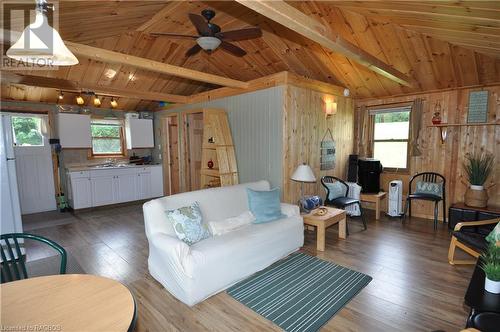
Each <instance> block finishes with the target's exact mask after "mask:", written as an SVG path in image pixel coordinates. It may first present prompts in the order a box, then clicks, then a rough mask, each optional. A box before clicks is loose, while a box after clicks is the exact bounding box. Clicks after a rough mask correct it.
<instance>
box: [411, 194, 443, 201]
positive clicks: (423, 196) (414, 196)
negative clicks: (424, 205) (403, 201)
mask: <svg viewBox="0 0 500 332" xmlns="http://www.w3.org/2000/svg"><path fill="white" fill-rule="evenodd" d="M408 198H409V199H423V200H427V201H440V200H441V196H437V195H433V194H425V193H414V194H411V195H408Z"/></svg>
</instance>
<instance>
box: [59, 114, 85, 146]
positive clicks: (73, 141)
mask: <svg viewBox="0 0 500 332" xmlns="http://www.w3.org/2000/svg"><path fill="white" fill-rule="evenodd" d="M57 119H58V126H57V128H58V132H59V140H60V144H61V147H62V148H90V147H92V138H91V135H90V115H87V114H71V113H59V114H58V115H57Z"/></svg>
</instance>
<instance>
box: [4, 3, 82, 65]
mask: <svg viewBox="0 0 500 332" xmlns="http://www.w3.org/2000/svg"><path fill="white" fill-rule="evenodd" d="M50 44H52V45H50ZM6 55H7V56H8V57H9V58H12V59H15V60H18V61H23V62H27V63H35V64H37V65H47V66H72V65H76V64H78V59H77V58H76V57H75V56H74V55H73V53H71V51H70V50H69V49H68V48H67V47H66V45H64V42H63V40H62V39H61V36H60V35H59V32H57V31H56V30H55V29H54V28H52V27H51V26H50V25H49V23H48V21H47V17H46V16H45V14H44V13H43V12H41V11H38V10H37V12H36V16H35V22H33V23H31V24H30V25H28V26H27V27H26V28H25V29H24V31H23V32H22V34H21V37H19V39H18V40H17V41H16V42H15V43H14V45H12V46H11V47H10V48H9V49H8V50H7V52H6ZM45 61H46V62H45Z"/></svg>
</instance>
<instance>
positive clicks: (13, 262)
mask: <svg viewBox="0 0 500 332" xmlns="http://www.w3.org/2000/svg"><path fill="white" fill-rule="evenodd" d="M19 239H30V240H35V241H39V242H42V243H45V244H47V245H49V246H50V247H52V248H53V249H55V250H56V251H57V252H58V253H59V254H60V255H61V266H60V269H59V274H66V262H67V254H66V250H64V248H63V247H61V246H60V245H59V244H57V243H55V242H54V241H52V240H49V239H47V238H44V237H42V236H38V235H33V234H28V233H8V234H2V235H1V236H0V254H1V257H2V263H1V283H4V282H9V281H15V280H21V279H27V278H28V272H27V270H26V252H24V253H23V251H24V248H21V245H20V244H19V241H18V240H19Z"/></svg>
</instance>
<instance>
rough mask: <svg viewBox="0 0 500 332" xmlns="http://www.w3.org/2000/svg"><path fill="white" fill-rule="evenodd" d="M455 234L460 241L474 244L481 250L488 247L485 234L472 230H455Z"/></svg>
mask: <svg viewBox="0 0 500 332" xmlns="http://www.w3.org/2000/svg"><path fill="white" fill-rule="evenodd" d="M453 236H455V237H456V238H457V239H458V241H460V242H462V243H464V244H466V245H469V246H472V247H474V248H476V249H478V250H480V251H482V250H484V249H486V239H485V236H484V235H481V234H478V233H471V232H462V231H455V232H453Z"/></svg>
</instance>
